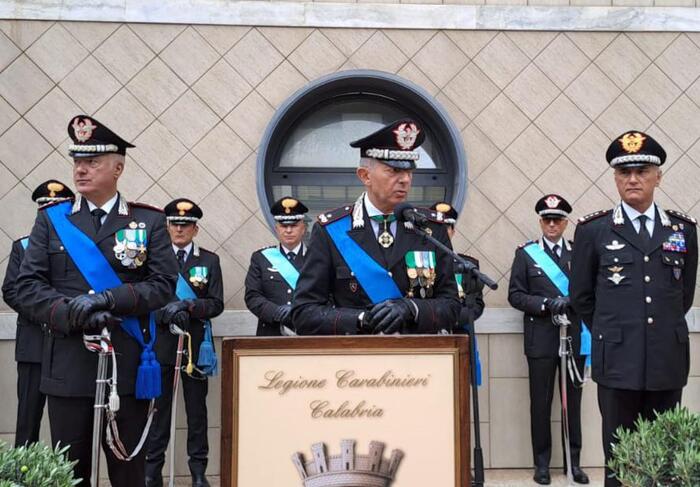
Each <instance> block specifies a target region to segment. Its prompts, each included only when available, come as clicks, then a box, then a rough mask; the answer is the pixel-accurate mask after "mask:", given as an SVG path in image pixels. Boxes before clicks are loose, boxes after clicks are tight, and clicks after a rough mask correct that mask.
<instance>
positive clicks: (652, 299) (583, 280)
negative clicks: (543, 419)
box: [571, 130, 698, 486]
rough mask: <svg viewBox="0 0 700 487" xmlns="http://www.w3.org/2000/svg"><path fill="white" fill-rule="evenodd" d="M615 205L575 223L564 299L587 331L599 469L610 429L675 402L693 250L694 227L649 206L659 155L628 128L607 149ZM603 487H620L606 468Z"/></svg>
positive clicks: (684, 374) (683, 379) (684, 358)
mask: <svg viewBox="0 0 700 487" xmlns="http://www.w3.org/2000/svg"><path fill="white" fill-rule="evenodd" d="M606 158H607V160H608V163H609V164H610V166H611V167H612V168H613V169H614V178H615V184H616V186H617V190H618V193H619V194H620V199H621V201H620V203H618V204H617V205H616V206H615V208H613V209H612V210H607V211H599V212H596V213H594V214H592V215H589V216H587V217H583V218H582V219H580V220H579V225H578V228H577V229H576V235H575V237H576V246H575V247H574V251H573V256H572V261H571V272H572V277H571V301H572V305H573V307H574V309H575V310H576V312H577V313H578V314H579V315H580V316H581V318H582V319H583V320H584V322H586V323H588V324H590V325H591V326H592V330H591V333H592V337H593V345H592V354H591V358H592V367H593V380H595V381H596V382H597V383H598V406H599V408H600V412H601V415H602V418H603V448H604V451H605V459H606V462H607V461H608V460H610V458H611V444H612V443H613V442H614V441H615V439H614V436H613V435H614V432H615V430H616V429H617V427H618V426H624V427H626V428H629V429H631V428H633V427H634V422H635V420H636V419H637V417H639V416H641V417H643V418H645V419H653V418H654V417H655V414H654V411H657V412H663V411H666V410H668V409H671V408H673V407H674V406H675V405H676V404H678V403H680V400H681V393H682V390H683V386H685V384H686V383H687V379H688V367H689V361H690V356H689V353H690V351H689V343H688V324H687V323H686V320H685V314H686V313H687V312H688V310H690V308H691V306H692V304H693V295H694V292H695V279H696V270H697V265H698V247H697V233H696V228H695V220H694V219H693V218H692V217H689V216H687V215H684V214H682V213H679V212H677V211H672V210H664V209H662V208H661V206H660V205H659V204H658V203H656V202H655V201H654V190H655V188H656V187H657V186H658V185H659V184H660V183H661V177H662V173H661V168H660V166H661V165H662V164H663V163H664V162H665V160H666V152H665V151H664V149H663V148H662V147H661V146H660V145H659V144H658V142H656V140H654V138H653V137H652V136H651V135H648V134H645V133H643V132H641V131H638V130H631V131H628V132H625V133H624V134H622V135H620V136H619V137H617V138H616V139H615V140H613V141H612V143H611V144H610V146H609V147H608V150H607V153H606ZM606 474H607V475H606V477H607V478H606V480H605V485H606V486H615V485H620V483H619V482H618V480H617V479H615V478H613V477H612V472H611V471H610V470H607V469H606Z"/></svg>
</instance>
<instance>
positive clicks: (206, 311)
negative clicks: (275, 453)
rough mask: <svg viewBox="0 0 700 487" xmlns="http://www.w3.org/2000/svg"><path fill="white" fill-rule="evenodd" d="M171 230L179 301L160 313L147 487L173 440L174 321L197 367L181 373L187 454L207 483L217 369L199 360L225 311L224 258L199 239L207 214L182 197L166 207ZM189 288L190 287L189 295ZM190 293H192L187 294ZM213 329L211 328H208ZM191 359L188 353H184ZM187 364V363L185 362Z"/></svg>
mask: <svg viewBox="0 0 700 487" xmlns="http://www.w3.org/2000/svg"><path fill="white" fill-rule="evenodd" d="M165 215H166V218H167V221H168V233H169V234H170V238H171V240H172V253H173V255H175V257H176V258H177V261H178V264H179V269H180V276H179V277H178V279H179V282H178V287H177V298H178V299H177V300H176V301H173V302H171V303H169V304H167V305H166V306H164V307H163V309H162V310H160V311H159V312H158V313H157V316H158V321H159V324H160V325H161V326H160V327H159V329H158V340H157V342H156V350H157V352H158V360H159V361H160V363H161V364H162V365H163V394H162V395H161V396H160V397H159V398H158V399H157V400H156V408H157V409H158V413H157V415H156V417H155V420H154V424H153V426H152V428H151V431H150V434H149V440H148V446H147V451H146V487H161V486H162V485H163V478H162V474H161V471H162V469H163V464H164V463H165V451H166V450H167V448H168V440H169V439H170V421H171V420H176V418H171V409H170V407H171V402H172V401H174V400H177V398H173V397H172V396H173V387H172V386H173V375H174V374H175V370H174V365H175V358H176V353H177V336H176V335H174V334H172V333H170V331H169V325H170V323H175V324H176V325H178V326H179V327H180V328H181V329H182V330H185V331H188V332H189V334H190V336H191V340H192V342H191V345H192V353H193V356H192V357H189V359H191V361H192V363H193V364H197V366H198V367H197V368H195V369H194V371H193V372H192V373H191V375H189V374H188V373H186V371H187V369H186V368H184V367H183V371H182V373H181V379H182V382H181V383H182V392H183V396H184V399H185V412H186V413H187V455H188V456H189V461H188V464H189V467H190V473H191V474H192V485H193V486H195V487H208V486H209V483H208V482H207V479H206V475H205V474H206V470H207V455H208V453H209V444H208V441H207V391H208V380H207V376H208V375H211V374H212V373H213V371H212V370H208V368H207V367H206V365H207V364H203V363H202V362H201V361H200V358H202V357H201V356H200V352H199V351H200V347H202V346H203V342H205V341H208V344H206V345H204V346H205V347H212V348H210V349H209V350H212V351H213V342H212V337H211V323H210V322H209V320H210V319H212V318H214V317H216V316H219V315H220V314H221V313H222V312H223V310H224V284H223V279H222V276H221V265H220V264H219V257H218V256H217V255H216V254H215V253H213V252H209V251H208V250H205V249H203V248H202V247H200V246H198V245H197V243H196V242H194V240H193V239H194V238H195V237H196V236H197V232H198V231H199V227H198V225H197V222H198V221H199V220H200V219H201V218H202V216H203V212H202V210H201V208H200V207H199V206H197V205H196V204H195V203H194V202H193V201H191V200H188V199H186V198H179V199H176V200H173V201H171V202H170V203H168V204H167V205H166V206H165ZM184 286H187V287H189V289H190V291H189V293H188V292H187V290H186V289H185V287H184ZM185 293H188V294H189V296H186V295H185ZM207 327H209V329H208V330H206V328H207ZM184 360H185V361H187V360H188V357H184ZM183 366H184V363H183ZM202 367H205V368H204V369H202Z"/></svg>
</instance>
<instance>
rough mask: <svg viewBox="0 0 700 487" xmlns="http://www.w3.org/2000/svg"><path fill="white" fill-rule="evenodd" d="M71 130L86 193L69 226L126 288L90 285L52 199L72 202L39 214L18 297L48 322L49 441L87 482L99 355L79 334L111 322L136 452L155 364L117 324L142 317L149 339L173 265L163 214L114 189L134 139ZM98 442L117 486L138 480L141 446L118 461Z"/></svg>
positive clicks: (32, 315)
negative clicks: (148, 374) (145, 382)
mask: <svg viewBox="0 0 700 487" xmlns="http://www.w3.org/2000/svg"><path fill="white" fill-rule="evenodd" d="M68 135H69V136H70V138H71V140H72V144H71V145H70V146H69V148H68V150H69V153H70V155H71V157H73V160H74V166H73V180H74V183H75V187H76V190H77V191H78V192H79V193H80V194H78V196H77V197H76V198H75V200H74V202H73V203H72V205H71V204H70V203H68V205H69V206H68V207H67V208H66V211H67V213H68V215H67V217H66V221H67V222H68V227H70V228H71V229H73V230H75V229H77V230H78V231H79V232H81V233H82V234H84V236H86V237H87V239H89V240H87V241H88V242H89V241H91V242H92V243H93V244H94V246H95V247H93V248H95V250H96V252H99V253H101V254H102V256H104V259H106V263H107V265H109V266H111V268H112V269H114V271H115V273H116V275H117V276H118V278H119V280H121V282H122V283H123V284H121V285H118V286H116V287H112V288H111V289H108V290H105V291H102V292H97V293H95V292H94V291H92V289H91V286H90V285H89V284H88V282H87V280H86V278H85V277H83V274H81V272H80V271H79V269H78V267H77V265H76V261H75V260H74V259H75V258H85V255H84V254H80V255H75V256H71V254H70V252H69V250H68V247H69V245H68V243H67V242H63V241H62V240H61V238H60V237H59V235H58V233H57V230H56V226H55V224H54V221H59V222H60V221H61V220H60V219H58V220H52V219H51V216H50V215H49V210H52V208H53V207H54V206H55V205H57V204H66V203H54V204H53V205H51V204H50V205H47V206H44V207H43V208H42V209H41V210H40V211H39V213H38V215H37V218H36V221H35V223H34V228H33V229H32V233H31V235H30V237H29V247H28V248H27V251H26V254H25V258H24V260H23V261H22V265H21V268H20V275H19V278H18V282H17V299H18V302H19V303H20V310H21V312H22V313H23V314H24V315H25V316H26V317H27V318H28V319H29V321H31V322H33V323H43V324H45V325H46V327H47V329H48V333H49V337H48V340H47V342H46V346H45V347H44V356H43V360H42V377H41V391H42V392H43V393H44V394H46V395H47V396H48V409H49V421H50V425H51V438H52V441H53V443H54V444H58V443H60V444H61V445H70V449H69V450H68V453H67V455H68V458H69V459H70V460H71V461H77V464H76V466H75V467H74V471H75V476H76V478H82V479H83V482H82V483H81V485H90V481H89V479H90V472H91V457H92V452H91V443H92V435H93V431H92V424H93V404H94V401H95V378H96V374H97V354H96V353H92V352H90V351H88V350H87V349H86V347H85V345H84V343H83V333H87V334H95V333H98V334H99V332H100V330H101V329H102V328H103V327H109V328H111V340H112V344H113V346H114V349H115V351H116V354H117V363H118V377H117V379H118V392H119V394H120V399H121V408H120V409H119V412H118V413H117V415H116V423H117V426H118V428H119V432H120V437H121V440H122V442H123V443H124V446H125V447H126V449H128V452H131V451H132V450H133V449H134V447H135V446H136V445H137V443H138V441H139V438H140V437H141V435H142V432H143V429H144V426H145V424H146V419H147V413H148V407H149V401H147V400H142V399H137V398H136V394H139V396H141V395H142V394H141V393H142V392H143V393H144V394H143V395H145V394H147V393H148V392H153V391H152V390H151V391H148V390H147V389H144V388H143V386H139V387H137V380H136V379H137V369H139V365H140V364H141V365H143V366H144V367H143V370H142V372H145V371H157V365H156V364H154V363H153V362H152V361H151V359H150V358H151V357H150V355H151V354H150V353H148V350H147V349H145V352H146V353H144V355H145V357H144V362H142V357H141V355H142V346H141V344H140V343H139V342H138V341H137V340H136V339H135V338H133V337H132V335H131V334H129V333H127V331H126V330H125V329H124V328H123V327H122V326H121V325H119V324H118V322H119V320H120V318H119V317H126V316H134V317H137V318H138V322H139V324H140V330H139V327H135V328H136V329H130V331H131V332H133V333H134V334H135V336H137V337H138V338H139V339H141V338H142V337H140V336H139V335H138V334H137V333H138V332H139V331H141V332H143V334H144V336H143V339H144V341H145V342H148V341H149V340H150V338H151V337H150V324H149V312H151V311H155V310H156V309H158V308H160V307H161V306H163V305H165V304H166V303H167V302H168V301H169V300H170V299H171V296H172V295H173V293H174V291H175V282H176V277H177V262H176V261H175V257H174V255H173V252H172V249H171V247H170V238H169V237H168V234H167V231H166V228H165V216H164V215H163V213H162V211H160V210H157V209H155V208H152V207H150V206H146V205H142V204H139V203H129V202H127V201H126V199H125V198H124V197H123V196H122V195H121V194H120V193H119V192H118V191H117V181H118V179H119V177H120V176H121V174H122V172H123V170H124V159H125V153H126V149H127V148H129V147H133V145H131V144H129V143H128V142H126V141H124V140H123V139H122V138H121V137H119V136H118V135H116V134H115V133H114V132H112V131H111V130H110V129H108V128H107V127H106V126H104V125H103V124H101V123H100V122H98V121H97V120H95V119H94V118H91V117H89V116H87V115H78V116H76V117H74V118H73V119H72V120H71V121H70V122H69V125H68ZM52 211H55V210H52ZM61 214H62V211H61ZM72 248H75V247H72ZM76 254H77V253H76ZM96 255H97V256H98V257H99V258H97V259H91V258H89V257H88V258H86V260H87V261H90V262H93V263H94V262H97V261H101V257H100V256H99V254H96ZM144 330H145V332H144ZM156 377H157V376H156ZM139 384H141V383H139ZM102 438H103V445H104V450H105V454H106V457H107V467H108V470H109V478H110V481H111V482H112V485H119V486H129V487H136V486H142V485H143V482H144V453H143V451H141V452H140V453H139V454H138V455H136V457H135V458H134V459H133V460H131V461H130V462H122V461H120V460H118V459H117V457H116V456H115V454H114V453H113V451H112V450H111V449H110V448H109V447H108V446H107V445H106V442H105V441H104V438H105V437H104V435H103V436H102Z"/></svg>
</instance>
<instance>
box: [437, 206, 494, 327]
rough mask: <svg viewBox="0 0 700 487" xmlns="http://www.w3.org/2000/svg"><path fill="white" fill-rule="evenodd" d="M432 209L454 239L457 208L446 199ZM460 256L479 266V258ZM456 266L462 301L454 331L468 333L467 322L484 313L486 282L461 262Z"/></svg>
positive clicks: (455, 264)
mask: <svg viewBox="0 0 700 487" xmlns="http://www.w3.org/2000/svg"><path fill="white" fill-rule="evenodd" d="M430 209H431V210H433V211H435V212H436V213H437V215H436V216H437V218H438V220H439V219H442V222H443V223H444V224H445V226H446V228H447V236H448V237H449V239H450V241H452V238H453V237H454V234H455V232H456V230H455V223H457V218H458V217H459V213H458V212H457V210H455V209H454V208H453V207H452V205H450V204H449V203H446V202H444V201H440V202H437V203H435V204H434V205H433V206H431V207H430ZM459 256H460V257H462V258H463V259H466V260H468V261H469V262H471V263H472V264H474V265H475V266H476V268H477V269H478V268H479V260H478V259H476V258H475V257H472V256H471V255H467V254H459ZM454 266H455V280H456V281H457V292H458V294H459V299H460V301H461V303H462V308H461V309H460V311H459V321H458V324H459V326H458V327H457V328H455V329H454V332H455V333H466V330H465V328H464V326H466V324H467V323H472V324H473V323H474V322H475V321H476V320H477V319H478V318H479V317H480V316H481V315H482V314H483V313H484V283H483V282H481V280H480V279H478V278H477V277H476V276H475V275H474V274H473V273H471V272H469V271H467V270H465V269H462V266H461V265H460V264H459V263H457V262H454Z"/></svg>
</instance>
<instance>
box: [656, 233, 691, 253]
mask: <svg viewBox="0 0 700 487" xmlns="http://www.w3.org/2000/svg"><path fill="white" fill-rule="evenodd" d="M661 248H662V249H663V250H665V251H667V252H679V253H682V254H685V253H686V252H688V248H687V247H686V244H685V234H684V233H683V232H674V233H672V234H671V235H669V237H668V238H667V239H666V241H665V242H664V243H663V244H661Z"/></svg>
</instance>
